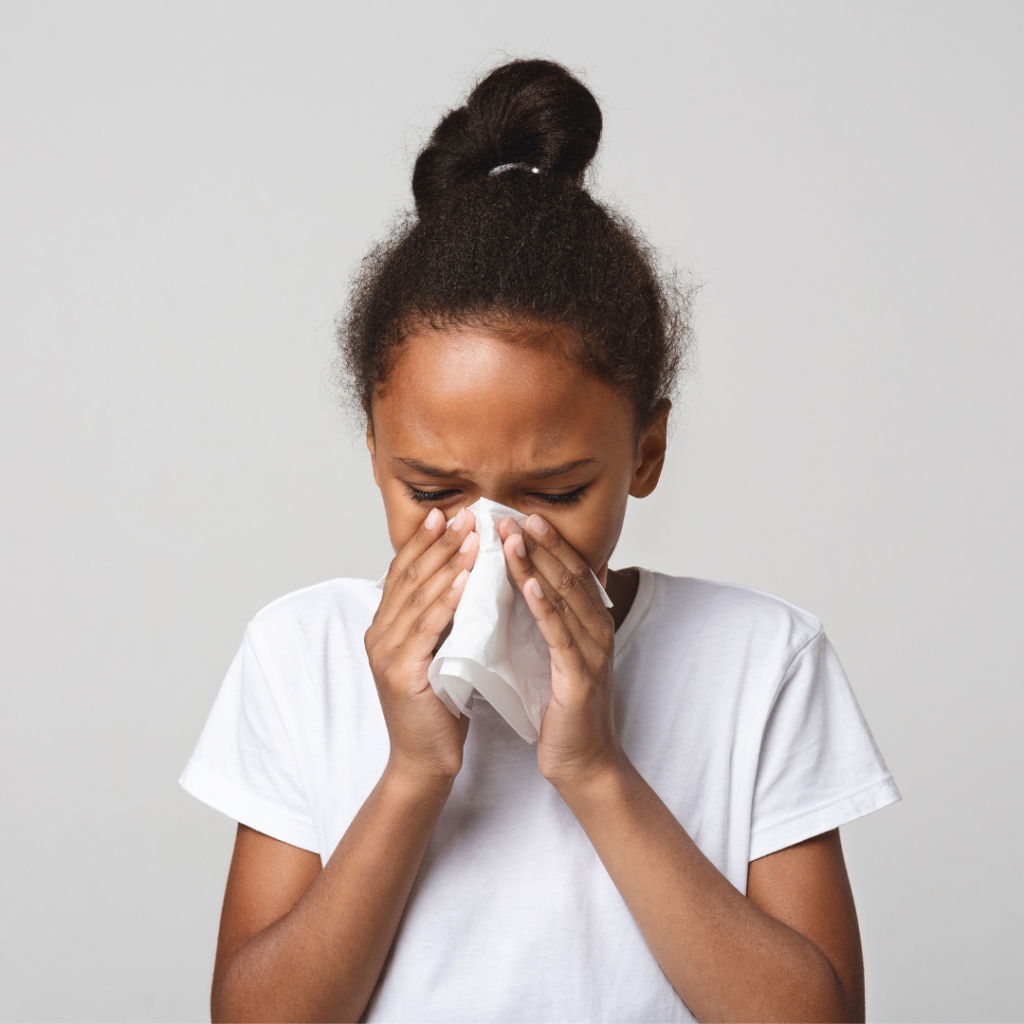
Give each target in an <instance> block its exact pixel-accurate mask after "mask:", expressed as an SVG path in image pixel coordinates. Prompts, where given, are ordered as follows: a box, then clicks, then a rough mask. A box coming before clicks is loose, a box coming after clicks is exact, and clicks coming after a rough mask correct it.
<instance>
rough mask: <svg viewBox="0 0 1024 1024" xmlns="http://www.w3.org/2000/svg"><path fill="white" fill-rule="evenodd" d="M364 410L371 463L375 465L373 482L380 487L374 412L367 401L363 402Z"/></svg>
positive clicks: (367, 445)
mask: <svg viewBox="0 0 1024 1024" xmlns="http://www.w3.org/2000/svg"><path fill="white" fill-rule="evenodd" d="M363 412H365V413H366V447H367V449H368V450H369V452H370V465H371V466H372V467H373V482H374V483H375V484H376V485H377V486H378V487H380V480H379V479H378V477H377V441H376V439H375V438H374V436H373V414H372V410H371V409H370V407H369V406H368V405H367V404H366V402H363Z"/></svg>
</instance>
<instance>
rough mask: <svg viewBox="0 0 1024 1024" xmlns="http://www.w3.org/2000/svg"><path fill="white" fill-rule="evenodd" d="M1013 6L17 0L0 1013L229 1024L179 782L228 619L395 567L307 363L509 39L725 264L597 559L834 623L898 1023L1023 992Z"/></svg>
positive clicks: (368, 495) (2, 37)
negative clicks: (684, 374) (413, 173)
mask: <svg viewBox="0 0 1024 1024" xmlns="http://www.w3.org/2000/svg"><path fill="white" fill-rule="evenodd" d="M1022 28H1024V5H1020V4H971V5H962V6H960V5H949V4H945V3H936V2H932V3H926V4H893V3H886V4H864V3H858V4H824V3H813V4H774V5H768V4H752V5H733V4H724V3H719V4H679V3H677V4H672V5H669V4H647V3H629V4H600V3H587V4H583V3H579V2H574V3H564V4H551V3H532V2H526V0H516V2H515V3H501V4H489V5H485V4H481V3H479V2H477V3H466V4H457V3H450V2H444V3H441V2H437V0H435V2H433V3H429V4H412V3H410V4H408V5H404V4H377V5H370V4H360V5H356V4H342V3H336V4H314V3H307V4H290V5H289V4H280V5H273V4H266V3H245V4H233V3H213V4H209V3H202V4H195V3H181V2H178V3H174V4H145V3H131V4H120V5H114V4H81V3H75V4H62V5H54V4H45V3H32V4H20V3H18V4H12V3H8V4H5V5H4V6H3V7H2V8H0V82H2V85H0V139H2V146H3V157H2V160H0V275H2V282H3V283H2V298H0V332H2V335H0V340H2V353H3V363H2V375H0V423H2V431H3V445H2V456H0V458H2V464H0V474H2V475H0V489H2V490H0V557H2V569H0V571H2V577H0V578H2V587H0V591H2V593H0V600H2V605H0V629H2V648H0V671H2V712H0V758H2V780H3V805H2V808H3V844H2V854H0V857H2V882H0V900H2V903H0V920H2V922H3V926H2V928H0V942H2V948H0V1014H2V1015H3V1017H4V1018H6V1019H11V1020H15V1019H21V1020H64V1019H70V1020H80V1021H89V1020H140V1021H141V1020H172V1019H173V1020H191V1019H199V1018H202V1017H203V1016H204V1015H205V1014H206V998H207V985H208V980H209V976H210V969H211V962H212V954H213V946H214V938H215V931H216V925H217V916H218V911H219V901H220V896H221V891H222V886H223V882H224V878H225V873H226V868H227V859H228V856H229V851H230V847H231V841H232V835H233V825H232V824H231V823H230V822H228V821H227V820H224V819H222V818H221V817H220V816H219V815H218V814H216V813H215V812H214V811H212V810H209V809H208V808H205V807H203V806H202V805H200V804H199V803H197V802H196V801H194V800H192V799H191V798H190V797H188V796H186V795H185V794H184V793H182V792H181V791H180V790H179V789H178V787H177V782H176V780H177V776H178V774H179V773H180V771H181V769H182V767H183V766H184V764H185V761H186V760H187V758H188V755H189V753H190V751H191V748H192V745H193V744H194V742H195V740H196V738H197V736H198V733H199V730H200V728H201V726H202V723H203V721H204V718H205V715H206V713H207V711H208V709H209V707H210V704H211V702H212V700H213V697H214V694H215V692H216V690H217V687H218V685H219V682H220V679H221V677H222V675H223V673H224V671H225V669H226V668H227V665H228V662H229V660H230V658H231V656H232V654H233V652H234V650H235V648H236V646H237V644H238V643H239V641H240V638H241V634H242V630H243V628H244V626H245V623H246V621H247V620H248V619H249V618H250V617H251V616H252V615H253V614H254V613H255V612H256V611H257V609H259V608H260V607H261V606H262V605H263V604H265V603H266V602H268V601H270V600H271V599H273V598H275V597H277V596H279V595H281V594H283V593H285V592H287V591H289V590H293V589H295V588H298V587H302V586H304V585H306V584H310V583H314V582H316V581H319V580H322V579H325V578H329V577H332V576H336V575H360V576H376V575H378V574H379V573H380V572H381V571H382V570H383V568H384V567H385V565H386V563H387V561H388V559H389V549H388V545H387V540H386V535H385V531H384V526H383V517H382V511H381V506H380V502H379V499H378V497H377V494H376V492H375V490H374V487H373V483H372V478H371V475H370V471H369V466H368V462H367V459H366V457H365V456H364V454H363V452H362V450H361V445H360V443H359V442H358V439H356V440H353V435H352V432H351V431H350V430H349V428H348V426H347V425H346V423H345V420H344V417H343V416H342V415H341V414H340V413H339V412H338V411H337V408H336V406H335V404H334V399H333V398H332V396H331V392H330V387H329V385H328V382H327V368H328V365H329V362H330V359H331V321H332V318H333V316H334V315H335V312H336V310H337V309H338V307H339V306H340V304H341V302H342V300H343V297H344V291H345V283H346V280H347V276H348V274H349V272H350V270H351V268H352V266H353V263H354V261H355V260H356V259H357V257H358V255H359V254H360V253H361V252H362V251H363V249H364V248H365V246H366V244H367V242H368V241H369V240H370V239H371V238H372V237H374V236H375V235H377V234H379V232H380V229H381V225H382V224H383V222H384V221H385V220H386V219H387V218H388V217H389V216H391V214H392V213H393V212H394V211H396V210H398V209H400V208H401V207H402V206H403V205H404V204H405V203H406V201H407V199H408V174H409V170H410V166H411V160H412V157H413V155H414V153H415V150H416V147H417V146H418V144H419V142H420V141H421V139H422V138H423V135H424V132H425V131H427V130H429V128H430V127H431V126H432V125H433V124H434V123H435V120H436V118H437V116H438V114H439V112H440V111H441V110H442V109H443V108H445V107H446V106H447V105H450V104H452V103H454V102H455V100H456V99H457V97H458V96H459V95H460V93H461V92H462V90H463V89H464V88H465V87H466V86H467V85H468V84H469V83H470V81H471V79H472V77H473V75H474V74H475V73H477V72H478V71H479V70H480V69H482V68H484V67H487V66H490V65H491V64H493V63H494V62H496V61H497V60H499V59H500V58H501V55H502V53H503V52H504V53H511V54H516V55H532V54H535V53H543V54H550V55H552V56H554V57H556V58H558V59H560V60H563V61H565V62H567V63H569V64H570V65H572V66H574V67H577V68H582V69H583V70H584V71H585V72H586V74H587V78H588V81H589V82H590V84H591V86H592V87H593V88H594V90H595V91H596V92H597V94H598V95H599V97H601V99H602V101H603V103H604V109H605V113H606V134H605V138H604V148H603V152H602V156H601V159H600V165H601V166H600V180H601V182H602V184H603V187H604V188H605V189H606V190H607V194H608V195H610V196H613V197H616V198H617V199H619V200H620V201H622V202H624V203H626V204H628V206H629V207H630V208H631V209H632V210H633V211H634V213H635V215H636V217H637V218H638V220H639V221H640V223H641V224H642V225H644V226H645V228H646V229H647V230H649V231H650V232H651V234H652V236H653V238H654V239H655V240H656V242H657V243H658V244H659V245H660V246H662V247H663V248H664V249H665V250H666V251H668V252H670V253H672V254H674V256H675V258H677V259H678V260H679V261H680V262H681V264H683V265H684V266H686V267H690V268H692V269H693V271H694V272H695V273H696V274H697V275H698V277H699V278H700V279H701V280H702V281H703V282H704V289H703V292H702V295H701V299H700V320H699V344H700V368H699V372H698V374H697V375H696V377H695V378H694V379H693V380H692V382H691V384H690V385H689V386H688V388H687V390H686V392H685V394H684V396H683V398H684V401H683V406H684V409H683V412H682V414H681V416H680V417H679V419H678V421H677V425H676V429H675V434H674V438H673V446H672V453H671V458H670V460H669V466H668V471H667V475H666V479H665V480H664V483H663V485H662V486H661V488H660V489H659V491H658V492H657V493H656V494H655V495H654V496H653V497H652V498H650V499H648V500H647V501H644V502H640V503H636V504H635V505H634V507H633V509H632V511H631V513H630V517H629V518H628V519H627V525H626V533H625V536H624V538H623V541H622V544H621V548H620V554H619V556H618V558H617V563H618V564H632V563H640V564H644V565H648V566H651V567H656V568H659V569H662V570H665V571H668V572H673V573H679V574H689V575H698V576H704V577H711V578H714V579H720V580H727V581H734V582H740V583H744V584H748V585H750V586H753V587H757V588H759V589H763V590H767V591H770V592H772V593H776V594H780V595H782V596H784V597H786V598H788V599H789V600H790V601H792V602H794V603H796V604H798V605H801V606H803V607H805V608H808V609H810V610H812V611H813V612H814V613H816V614H817V615H818V616H820V617H821V618H822V619H823V620H824V622H825V625H826V628H827V629H828V631H829V633H830V635H831V637H832V640H833V642H834V643H835V645H836V647H837V649H838V651H839V653H840V656H841V657H842V659H843V661H844V663H845V665H846V668H847V670H848V672H849V675H850V677H851V678H852V680H853V682H854V685H855V687H856V689H857V692H858V695H859V697H860V700H861V703H862V705H863V708H864V711H865V713H866V715H867V717H868V720H869V721H870V723H871V724H872V726H873V729H874V732H875V735H876V737H877V739H878V742H879V744H880V746H881V748H882V750H883V751H884V753H885V754H886V756H887V759H888V761H889V764H890V766H891V768H892V770H893V772H894V774H895V776H896V779H897V781H898V783H899V785H900V786H901V788H902V791H903V795H904V802H903V803H902V804H901V805H898V806H896V807H895V808H890V809H888V810H886V811H884V812H882V813H880V814H878V815H876V816H874V817H872V818H868V819H865V820H862V821H860V822H857V823H856V824H854V825H852V826H851V827H849V828H848V829H846V830H844V837H845V842H846V846H847V851H848V857H849V863H850V870H851V873H852V877H853V881H854V885H855V889H856V892H857V897H858V902H859V907H860V913H861V922H862V927H863V932H864V939H865V944H866V950H867V969H868V985H869V989H868V992H869V996H868V1001H869V1012H870V1014H871V1016H872V1017H873V1018H876V1019H887V1020H1010V1019H1020V1017H1021V1016H1022V1015H1024V997H1022V994H1021V986H1020V976H1019V968H1020V954H1021V942H1020V938H1019V922H1020V920H1021V918H1022V913H1024V906H1022V899H1021V884H1020V879H1019V868H1018V866H1017V863H1016V862H1017V860H1018V859H1019V856H1020V850H1021V847H1022V840H1024V836H1022V828H1021V809H1022V806H1024V803H1022V793H1021V788H1022V787H1021V769H1022V754H1021V747H1022V745H1021V742H1020V717H1021V710H1022V708H1021V703H1022V701H1021V683H1022V678H1021V676H1022V672H1021V667H1020V657H1019V639H1020V618H1021V611H1022V607H1021V606H1022V596H1021V594H1022V589H1021V578H1022V564H1021V563H1022V547H1021V542H1020V526H1021V498H1022V482H1021V473H1020V469H1021V455H1022V452H1021V438H1022V426H1024V424H1022V419H1024V403H1022V402H1021V401H1020V397H1019V390H1020V384H1019V381H1020V376H1021V371H1022V369H1024V367H1022V345H1021V341H1022V331H1021V328H1022V324H1024V312H1022V308H1024V304H1022V301H1021V288H1020V282H1021V274H1022V270H1024V266H1022V241H1021V240H1022V234H1021V231H1022V227H1024V224H1022V217H1021V206H1022V199H1021V195H1022V190H1021V182H1022V181H1024V166H1022V143H1021V125H1022V123H1024V104H1022V91H1021V85H1022V73H1021V67H1022V61H1021V52H1022V48H1021V44H1022V42H1024V39H1022V36H1024V32H1022Z"/></svg>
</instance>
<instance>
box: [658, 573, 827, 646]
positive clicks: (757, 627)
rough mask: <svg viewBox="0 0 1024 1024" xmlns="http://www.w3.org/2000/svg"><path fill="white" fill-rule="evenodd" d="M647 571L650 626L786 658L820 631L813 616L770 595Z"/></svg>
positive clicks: (739, 587) (696, 639)
mask: <svg viewBox="0 0 1024 1024" xmlns="http://www.w3.org/2000/svg"><path fill="white" fill-rule="evenodd" d="M649 576H650V578H651V588H650V589H651V598H650V600H651V614H650V618H651V619H652V625H655V626H656V628H658V630H659V632H662V633H666V632H667V633H672V634H675V635H677V636H680V637H685V639H686V641H687V642H689V643H694V642H700V641H702V640H706V641H708V642H710V643H712V644H714V645H715V646H716V647H718V648H720V646H721V645H723V644H725V645H728V646H732V647H733V648H734V649H735V648H736V647H737V645H739V646H740V647H742V648H743V649H745V650H747V651H749V652H751V653H761V654H765V653H767V652H768V651H769V650H770V651H772V652H774V653H775V655H776V656H777V657H778V658H782V659H785V658H786V657H787V656H789V657H792V656H793V655H795V654H796V653H797V652H798V651H800V650H801V649H802V648H803V647H805V646H806V645H807V644H809V643H810V642H811V641H813V640H814V639H815V638H816V637H818V636H819V635H821V634H822V625H821V622H820V621H819V620H818V619H817V618H816V617H815V616H814V615H811V614H810V613H809V612H806V611H804V610H803V609H801V608H797V607H796V606H795V605H792V604H790V603H789V602H788V601H784V600H783V599H782V598H779V597H774V596H773V595H771V594H765V593H762V592H761V591H759V590H753V589H751V588H750V587H741V586H736V585H735V584H730V583H715V582H713V581H711V580H701V579H696V578H694V577H689V576H667V575H665V574H663V573H654V572H652V573H649ZM669 627H671V628H669Z"/></svg>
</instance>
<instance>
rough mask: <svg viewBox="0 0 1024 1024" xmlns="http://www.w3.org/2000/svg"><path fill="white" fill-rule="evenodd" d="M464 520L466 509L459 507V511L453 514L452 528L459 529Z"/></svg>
mask: <svg viewBox="0 0 1024 1024" xmlns="http://www.w3.org/2000/svg"><path fill="white" fill-rule="evenodd" d="M465 522H466V510H465V509H464V508H460V509H459V511H458V512H457V513H456V514H455V518H454V519H453V520H452V529H453V530H461V529H462V526H463V524H464V523H465Z"/></svg>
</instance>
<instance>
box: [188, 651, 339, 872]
mask: <svg viewBox="0 0 1024 1024" xmlns="http://www.w3.org/2000/svg"><path fill="white" fill-rule="evenodd" d="M180 782H181V785H182V787H183V788H184V789H185V790H187V791H188V792H189V793H191V794H192V795H193V796H194V797H197V798H198V799H199V800H202V801H203V803H207V804H209V805H210V806H211V807H214V808H216V809H217V810H218V811H222V812H223V813H224V814H226V815H228V816H229V817H231V818H234V819H235V820H236V821H239V822H241V823H242V824H243V825H248V826H249V827H250V828H254V829H256V830H257V831H259V832H263V833H265V834H266V835H268V836H273V838H275V839H280V840H282V841H283V842H286V843H290V844H291V845H292V846H298V847H300V848H301V849H303V850H310V851H312V852H313V853H318V852H319V849H318V845H317V838H316V828H315V825H314V822H313V816H312V814H311V812H310V806H309V800H308V797H307V793H306V791H305V788H304V787H303V784H302V778H301V774H300V770H299V765H298V763H297V761H296V758H295V753H294V750H293V747H292V743H291V740H290V739H289V736H288V731H287V729H286V727H285V723H284V721H283V720H282V717H281V714H280V711H279V708H278V706H277V702H276V700H275V697H274V693H273V691H272V689H271V686H270V684H269V683H268V681H267V677H266V674H265V673H264V671H263V668H262V666H261V665H260V660H259V657H258V655H257V653H256V648H255V646H254V645H253V641H252V637H251V635H250V634H249V633H248V632H247V633H246V636H245V639H244V641H243V642H242V646H241V648H240V649H239V651H238V654H236V655H235V659H234V661H233V662H232V663H231V667H230V668H229V669H228V674H227V676H226V678H225V679H224V683H223V685H222V686H221V688H220V692H219V693H218V694H217V699H216V701H215V702H214V705H213V710H212V711H211V712H210V717H209V718H208V719H207V721H206V725H205V727H204V728H203V732H202V735H201V736H200V737H199V743H198V744H197V746H196V749H195V753H193V755H192V758H191V759H190V760H189V763H188V765H187V766H186V768H185V771H184V774H183V775H182V776H181V779H180Z"/></svg>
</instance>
